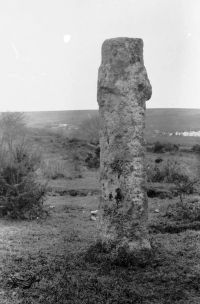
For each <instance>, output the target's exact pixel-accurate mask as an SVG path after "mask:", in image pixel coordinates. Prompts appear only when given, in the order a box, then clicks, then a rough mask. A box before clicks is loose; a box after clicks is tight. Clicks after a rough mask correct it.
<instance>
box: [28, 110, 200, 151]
mask: <svg viewBox="0 0 200 304" xmlns="http://www.w3.org/2000/svg"><path fill="white" fill-rule="evenodd" d="M25 114H26V117H27V124H28V126H31V127H38V128H43V127H45V128H56V127H58V126H60V125H61V124H67V125H69V126H72V129H73V127H78V126H79V125H80V124H81V123H82V122H83V121H84V120H86V119H88V118H92V117H94V116H96V115H98V110H76V111H75V110H74V111H44V112H26V113H25ZM69 128H70V127H69ZM68 130H69V129H68ZM199 130H200V109H147V113H146V139H147V141H148V142H149V143H151V142H155V141H157V140H159V141H162V142H171V143H177V144H180V145H189V146H191V145H194V144H195V143H200V137H183V136H167V135H166V134H163V132H165V133H173V132H176V131H179V132H180V131H199Z"/></svg>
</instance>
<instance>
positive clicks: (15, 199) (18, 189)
mask: <svg viewBox="0 0 200 304" xmlns="http://www.w3.org/2000/svg"><path fill="white" fill-rule="evenodd" d="M23 118H24V117H23V116H22V115H20V114H19V113H4V114H3V115H2V116H1V118H0V124H1V137H0V214H1V215H2V216H8V217H11V218H20V219H33V218H35V217H38V216H42V215H44V214H46V212H45V211H44V209H43V201H44V198H45V194H46V185H40V184H39V183H38V182H37V180H36V173H35V172H36V170H37V168H38V166H39V163H40V156H39V155H38V154H37V153H35V152H34V151H32V150H31V148H30V147H29V148H28V143H27V140H26V138H25V132H24V130H25V129H24V128H25V126H24V122H23Z"/></svg>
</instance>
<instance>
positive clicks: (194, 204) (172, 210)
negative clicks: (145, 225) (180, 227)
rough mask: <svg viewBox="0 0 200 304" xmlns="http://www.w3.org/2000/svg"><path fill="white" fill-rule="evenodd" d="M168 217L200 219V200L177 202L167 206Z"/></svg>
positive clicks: (190, 219)
mask: <svg viewBox="0 0 200 304" xmlns="http://www.w3.org/2000/svg"><path fill="white" fill-rule="evenodd" d="M165 216H166V217H168V218H170V219H172V220H175V221H180V220H189V221H200V200H198V201H196V200H194V201H188V200H187V201H185V202H177V203H176V204H173V205H172V204H170V205H169V206H168V208H167V211H166V214H165Z"/></svg>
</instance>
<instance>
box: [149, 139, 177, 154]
mask: <svg viewBox="0 0 200 304" xmlns="http://www.w3.org/2000/svg"><path fill="white" fill-rule="evenodd" d="M178 150H179V146H178V145H176V144H171V143H161V142H159V141H157V142H155V144H154V147H153V152H154V153H164V152H177V151H178Z"/></svg>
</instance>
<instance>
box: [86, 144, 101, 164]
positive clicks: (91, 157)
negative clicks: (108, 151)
mask: <svg viewBox="0 0 200 304" xmlns="http://www.w3.org/2000/svg"><path fill="white" fill-rule="evenodd" d="M85 162H86V164H87V167H88V168H95V169H97V168H99V166H100V146H97V148H96V149H95V151H94V153H91V152H90V153H88V155H87V157H86V159H85Z"/></svg>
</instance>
